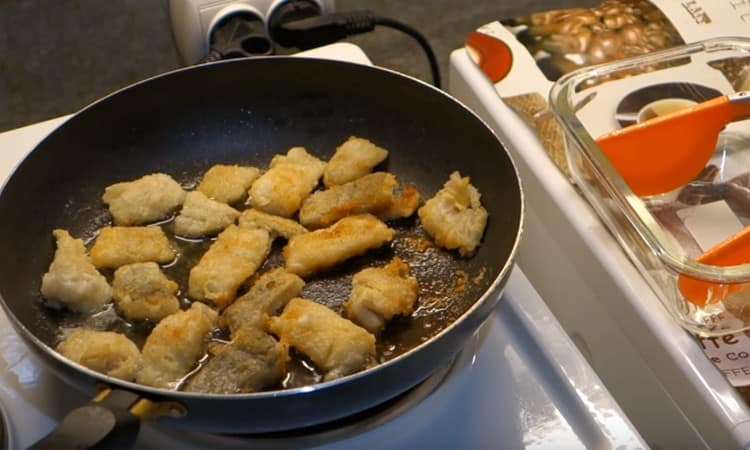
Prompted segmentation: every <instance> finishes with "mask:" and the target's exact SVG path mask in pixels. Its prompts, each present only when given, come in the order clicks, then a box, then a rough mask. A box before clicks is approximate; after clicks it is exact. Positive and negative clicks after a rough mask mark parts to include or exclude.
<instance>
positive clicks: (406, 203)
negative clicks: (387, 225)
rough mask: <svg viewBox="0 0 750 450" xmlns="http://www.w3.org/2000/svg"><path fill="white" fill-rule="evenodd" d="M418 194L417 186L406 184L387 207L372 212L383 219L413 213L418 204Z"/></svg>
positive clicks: (397, 217)
mask: <svg viewBox="0 0 750 450" xmlns="http://www.w3.org/2000/svg"><path fill="white" fill-rule="evenodd" d="M419 199H420V195H419V192H418V191H417V188H416V187H415V186H414V185H412V184H407V185H405V186H403V187H402V188H401V189H400V192H397V193H396V194H395V195H394V198H393V201H392V202H391V204H390V205H388V207H387V208H385V209H382V210H379V211H376V212H375V213H374V214H375V215H376V216H378V219H380V220H383V221H388V220H396V219H403V218H405V217H409V216H411V215H412V214H414V211H416V210H417V207H418V206H419Z"/></svg>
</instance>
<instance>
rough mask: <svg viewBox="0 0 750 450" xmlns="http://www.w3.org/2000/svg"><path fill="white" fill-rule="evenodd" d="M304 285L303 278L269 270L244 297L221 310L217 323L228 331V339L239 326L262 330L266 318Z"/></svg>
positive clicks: (296, 293)
mask: <svg viewBox="0 0 750 450" xmlns="http://www.w3.org/2000/svg"><path fill="white" fill-rule="evenodd" d="M304 285H305V282H304V280H302V278H300V277H298V276H297V275H294V274H293V273H289V272H287V271H286V270H284V269H283V268H281V267H279V268H276V269H271V270H269V271H268V272H266V273H264V274H263V275H261V276H260V277H259V278H258V279H257V280H256V281H255V283H253V285H252V287H250V289H249V290H248V291H247V293H245V295H243V296H242V297H240V298H238V299H237V300H235V301H234V302H233V303H232V304H231V305H229V306H228V307H227V308H226V309H225V310H224V311H222V313H221V317H220V318H219V321H220V324H221V326H222V327H226V328H229V332H230V335H231V336H234V334H235V332H237V330H239V329H240V328H242V327H247V326H251V327H255V328H258V329H262V328H263V324H264V323H265V321H266V319H268V317H269V316H270V315H272V314H274V313H276V312H277V311H279V310H281V309H282V308H283V307H284V305H286V303H287V302H288V301H289V300H290V299H292V298H294V297H296V296H298V295H299V293H300V291H302V287H303V286H304Z"/></svg>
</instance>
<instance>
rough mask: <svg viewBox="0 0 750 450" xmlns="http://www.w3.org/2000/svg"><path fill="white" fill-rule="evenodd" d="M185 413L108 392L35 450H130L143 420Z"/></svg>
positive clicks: (74, 413) (70, 416) (127, 394)
mask: <svg viewBox="0 0 750 450" xmlns="http://www.w3.org/2000/svg"><path fill="white" fill-rule="evenodd" d="M184 414H185V411H184V409H183V408H182V406H181V405H177V404H174V403H172V402H166V403H153V402H151V401H150V400H147V399H144V398H142V397H141V396H139V395H138V394H135V393H133V392H130V391H123V390H115V389H111V388H105V389H104V390H102V391H101V392H100V393H99V395H97V396H96V397H95V398H94V399H92V400H91V402H89V403H88V404H87V405H84V406H81V407H80V408H76V409H74V410H73V411H71V412H69V413H68V414H67V415H66V416H65V418H64V419H63V420H62V421H61V422H60V424H59V425H58V426H57V428H55V429H54V430H52V432H50V433H49V434H48V435H47V436H45V437H43V438H42V439H41V440H40V441H38V442H37V443H35V444H34V445H33V446H31V447H30V448H31V449H34V450H73V449H104V448H106V449H130V448H133V445H134V444H135V441H136V439H137V438H138V432H139V431H140V428H141V419H142V418H143V419H147V418H152V417H157V416H160V415H172V416H179V415H184Z"/></svg>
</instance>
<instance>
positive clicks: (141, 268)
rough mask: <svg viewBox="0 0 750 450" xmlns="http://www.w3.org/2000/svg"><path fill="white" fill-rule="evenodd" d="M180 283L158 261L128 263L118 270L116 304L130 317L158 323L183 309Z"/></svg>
mask: <svg viewBox="0 0 750 450" xmlns="http://www.w3.org/2000/svg"><path fill="white" fill-rule="evenodd" d="M179 289H180V287H179V285H178V284H177V283H175V282H174V281H172V280H170V279H169V278H167V277H166V276H165V275H164V273H162V271H161V269H160V268H159V265H158V264H156V263H154V262H145V263H135V264H128V265H125V266H122V267H120V268H119V269H117V270H116V271H115V276H114V280H113V281H112V291H113V297H114V299H115V304H116V305H117V307H118V308H119V309H120V310H121V311H122V314H123V316H124V317H125V319H127V320H131V321H135V320H150V321H153V322H158V321H160V320H161V319H163V318H164V317H166V316H168V315H170V314H173V313H176V312H177V311H178V310H179V309H180V301H179V300H178V299H177V297H176V294H177V291H178V290H179Z"/></svg>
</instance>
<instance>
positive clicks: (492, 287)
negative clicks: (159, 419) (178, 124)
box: [0, 56, 526, 402]
mask: <svg viewBox="0 0 750 450" xmlns="http://www.w3.org/2000/svg"><path fill="white" fill-rule="evenodd" d="M305 60H312V61H315V62H316V63H319V64H324V65H330V66H331V67H332V68H333V67H343V66H346V67H349V68H352V67H356V69H353V70H363V71H370V72H380V73H385V74H387V75H388V76H391V77H396V78H399V79H406V80H408V81H409V82H411V83H417V84H418V85H420V86H423V87H426V88H428V89H430V90H431V91H433V92H434V93H437V94H439V95H440V96H442V97H444V98H445V99H446V100H448V101H450V102H451V103H453V104H454V105H455V106H457V107H459V108H461V109H462V110H463V111H464V113H468V114H470V115H471V116H472V117H473V119H474V120H476V121H477V122H478V123H479V124H481V125H482V127H483V128H484V130H485V131H486V132H488V133H489V134H490V135H491V136H492V137H493V138H494V140H496V141H497V143H498V146H499V147H500V148H498V149H497V150H501V151H502V152H503V153H504V155H505V157H506V159H507V160H508V162H509V163H510V167H512V170H513V173H514V174H515V179H516V182H517V186H518V189H517V193H518V194H517V195H518V202H519V208H518V223H517V224H516V227H515V236H513V245H512V247H511V248H510V251H509V252H508V254H507V256H506V257H505V262H504V264H503V266H502V268H501V269H500V270H499V271H498V272H497V275H496V276H495V277H494V279H493V280H492V282H491V283H490V284H489V285H488V287H487V288H486V289H485V290H484V292H483V293H482V294H481V295H480V296H479V297H478V298H477V299H476V300H474V302H473V303H472V304H471V306H470V307H469V308H467V309H466V310H465V311H464V312H462V313H461V314H460V316H459V317H457V318H456V319H455V320H453V321H452V322H451V323H450V324H449V325H448V326H446V327H444V328H443V329H441V330H440V331H439V332H438V333H436V334H435V335H433V336H431V337H430V338H429V339H428V340H427V341H426V342H424V343H422V344H419V345H417V346H415V347H413V348H411V349H409V350H407V351H405V352H404V353H402V354H400V355H398V356H396V357H394V358H392V359H389V360H388V361H385V362H382V363H378V364H377V365H375V366H373V367H371V368H367V369H364V370H362V371H359V372H356V373H353V374H350V375H347V376H344V377H341V378H338V379H335V380H331V381H326V382H320V383H316V384H313V385H309V386H302V387H297V388H290V389H277V390H270V391H261V392H251V393H238V394H210V393H196V392H187V391H176V390H170V389H166V388H154V387H150V386H146V385H142V384H138V383H135V382H131V381H125V380H121V379H117V378H114V377H111V376H107V375H105V374H102V373H99V372H96V371H94V370H91V369H89V368H87V367H85V366H82V365H80V364H78V363H75V362H73V361H71V360H69V359H67V358H65V357H63V356H62V355H60V354H59V353H58V352H57V351H56V350H55V349H54V348H53V347H51V346H49V345H47V344H46V343H45V342H43V341H42V340H41V339H39V338H38V337H37V336H36V335H35V334H34V333H33V332H31V331H30V330H29V329H28V328H27V327H26V326H25V325H24V324H23V323H21V322H20V320H19V319H18V318H17V317H16V315H15V314H14V313H13V312H12V309H11V307H10V306H9V305H8V303H7V302H6V300H5V298H4V297H3V295H2V293H0V305H2V308H3V310H4V311H5V313H6V315H7V316H8V318H9V320H10V321H11V323H12V324H13V326H14V327H15V328H16V329H20V330H22V333H21V334H22V335H23V337H24V339H25V340H27V341H31V342H32V343H33V344H34V346H35V349H36V350H38V351H40V352H44V353H45V354H46V355H48V356H52V357H53V358H54V359H55V360H56V361H57V362H58V363H61V364H63V365H64V366H66V367H68V368H70V369H73V370H75V371H76V372H79V373H82V374H85V375H87V376H88V377H90V378H92V379H94V380H96V381H98V382H101V383H105V384H107V385H111V386H116V387H118V388H121V389H125V390H128V391H133V392H136V393H139V394H142V395H144V396H146V397H150V398H170V399H177V400H180V399H186V400H192V399H200V400H210V401H214V400H215V401H222V402H224V401H227V400H229V401H247V400H248V399H259V398H266V399H269V398H281V397H286V396H295V395H299V394H304V393H310V392H314V391H324V390H328V389H331V388H334V387H335V386H338V385H340V384H344V383H347V384H348V383H349V382H353V381H356V380H357V379H360V378H364V377H368V376H370V375H371V374H373V373H375V372H379V371H382V370H385V369H386V368H388V367H390V366H393V365H396V364H399V363H400V361H402V360H404V359H406V358H408V357H410V356H411V355H412V354H413V353H415V352H417V351H420V350H422V349H425V348H426V347H429V346H431V345H434V343H435V342H436V341H438V340H440V339H441V338H442V337H443V336H445V335H447V334H449V333H450V332H451V330H453V329H454V328H456V327H458V326H460V325H461V324H462V323H463V322H464V321H466V320H468V318H469V317H470V316H471V315H472V312H474V311H475V310H477V309H479V308H481V307H482V306H484V305H485V304H486V303H487V302H491V301H493V299H492V297H497V300H496V301H495V303H497V302H499V301H501V296H502V290H503V288H504V284H505V282H506V281H507V277H508V275H509V272H510V271H511V270H512V267H513V265H514V261H515V256H516V254H517V252H518V247H519V245H520V240H521V236H522V233H523V229H524V223H525V220H526V218H525V210H526V205H525V195H524V189H523V184H522V180H521V178H520V175H519V171H518V167H517V164H516V162H515V161H514V160H513V158H512V156H511V154H510V152H509V151H508V149H507V146H506V144H505V143H504V142H503V141H502V139H501V138H500V137H499V136H498V135H497V133H495V131H494V130H493V129H492V128H491V127H490V126H489V125H488V124H487V122H486V121H485V120H484V119H482V118H481V117H480V116H479V115H478V114H477V113H475V112H474V111H472V110H471V109H470V108H468V107H467V106H466V105H464V104H463V103H462V102H460V101H459V100H458V99H456V98H455V97H453V96H452V95H450V94H449V93H447V92H445V91H443V90H441V89H438V88H436V87H435V86H433V85H431V84H429V83H427V82H425V81H423V80H420V79H418V78H415V77H413V76H411V75H408V74H403V73H400V72H397V71H395V70H392V69H388V68H383V67H378V66H370V65H365V64H360V63H353V62H348V61H340V60H330V59H325V58H318V57H297V56H263V57H257V58H250V59H235V60H225V61H216V62H212V63H208V64H204V65H201V66H191V67H182V68H177V69H174V70H171V71H168V72H165V73H162V74H158V75H154V76H152V77H148V78H145V79H143V80H140V81H137V82H134V83H132V84H130V85H127V86H124V87H122V88H120V89H117V90H115V91H113V92H112V93H110V94H108V95H106V96H104V97H101V98H99V99H96V100H94V101H93V102H91V103H89V104H88V105H86V106H85V107H83V108H82V109H80V110H79V111H77V112H75V113H74V114H73V115H71V116H70V117H69V118H68V119H67V120H65V121H64V122H63V123H61V124H60V125H59V126H57V127H56V128H55V129H54V130H53V131H51V132H50V133H49V135H48V136H46V137H45V138H44V139H42V140H41V141H40V142H39V143H38V144H37V145H36V146H34V148H33V149H31V150H30V151H29V152H28V153H27V155H26V156H24V158H23V159H25V158H26V157H28V156H29V155H31V154H32V153H33V152H34V151H35V150H36V149H37V148H38V147H40V146H42V145H43V144H44V143H45V141H46V140H47V139H49V138H50V137H51V136H53V135H54V134H55V133H57V132H58V131H59V130H60V129H62V128H63V127H65V126H66V125H67V124H69V123H71V121H73V120H75V119H76V118H77V117H78V116H80V115H82V114H85V113H87V112H89V111H90V110H92V109H94V108H96V106H97V105H99V104H100V103H104V102H107V101H109V99H110V98H112V97H115V96H120V95H124V93H126V92H127V91H129V90H131V89H134V88H136V87H138V86H141V85H143V84H147V83H151V82H153V81H154V80H163V79H165V78H169V77H171V76H177V75H180V74H182V73H186V72H191V71H196V70H209V69H210V67H212V66H218V65H231V64H256V63H260V64H274V63H273V62H272V61H283V62H285V63H289V62H292V61H293V62H292V64H306V63H305V62H304V61H305ZM23 159H22V160H21V161H20V162H22V161H23ZM20 162H19V164H20ZM18 167H19V166H18V165H17V166H16V167H15V168H14V170H13V172H12V173H11V174H10V175H9V176H8V178H7V179H6V180H5V181H4V183H3V185H2V187H0V195H2V193H3V190H4V188H5V187H6V186H7V184H8V183H9V182H10V180H11V178H12V177H13V174H14V173H15V171H16V169H17V168H18ZM494 306H496V304H495V305H493V308H494ZM428 375H429V374H428ZM94 384H95V383H92V386H91V387H92V388H93V387H94ZM74 385H75V384H74Z"/></svg>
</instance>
